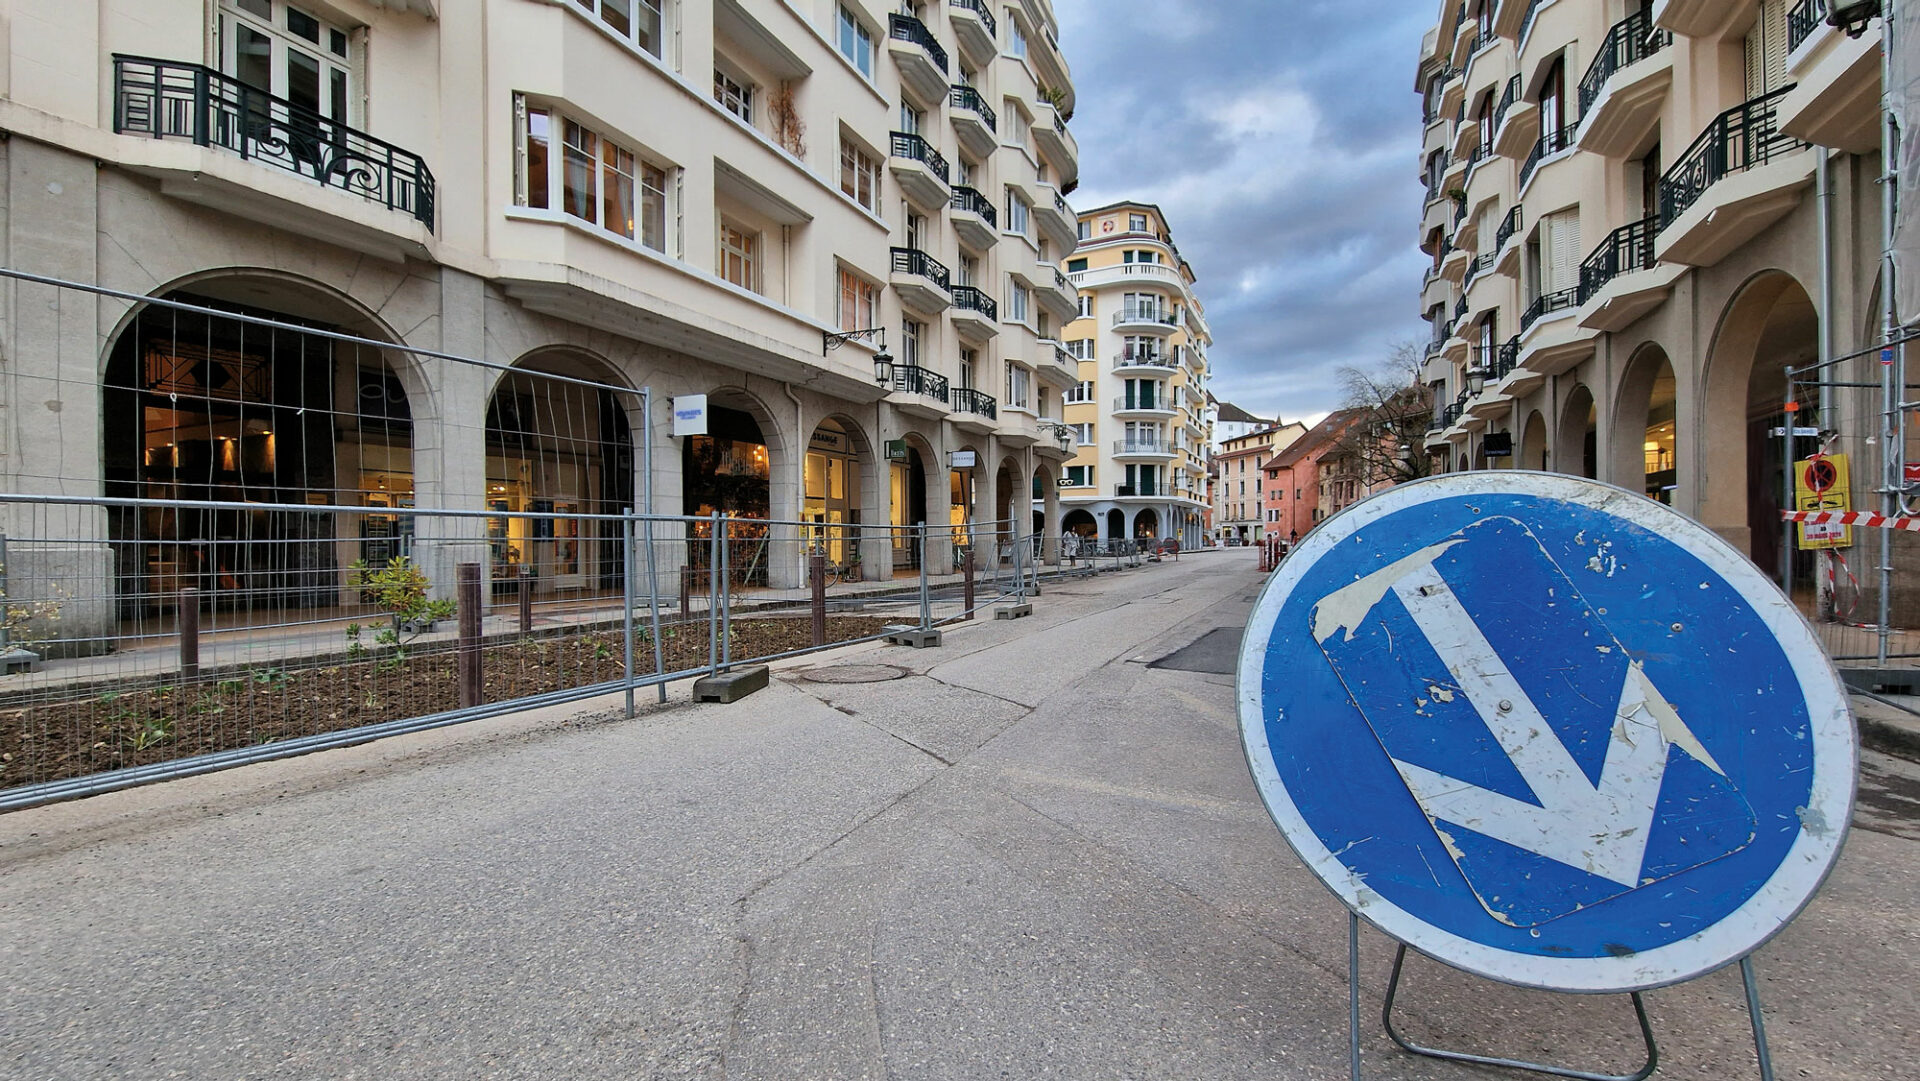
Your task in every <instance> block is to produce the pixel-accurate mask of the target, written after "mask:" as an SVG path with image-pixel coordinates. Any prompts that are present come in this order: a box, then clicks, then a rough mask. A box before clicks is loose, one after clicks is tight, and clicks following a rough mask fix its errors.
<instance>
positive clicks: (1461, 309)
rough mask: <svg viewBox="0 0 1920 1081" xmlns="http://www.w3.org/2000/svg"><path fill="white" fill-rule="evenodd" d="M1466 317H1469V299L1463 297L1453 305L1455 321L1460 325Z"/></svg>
mask: <svg viewBox="0 0 1920 1081" xmlns="http://www.w3.org/2000/svg"><path fill="white" fill-rule="evenodd" d="M1466 316H1467V298H1466V297H1461V298H1460V299H1459V300H1458V301H1457V302H1455V304H1454V305H1453V321H1454V322H1455V323H1458V322H1460V320H1462V319H1464V318H1466Z"/></svg>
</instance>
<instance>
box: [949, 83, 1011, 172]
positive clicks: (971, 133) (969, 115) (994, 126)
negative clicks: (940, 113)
mask: <svg viewBox="0 0 1920 1081" xmlns="http://www.w3.org/2000/svg"><path fill="white" fill-rule="evenodd" d="M947 106H948V107H947V115H948V117H949V118H951V120H952V122H953V131H954V134H955V135H957V136H959V138H960V144H961V146H963V147H964V148H965V149H966V150H968V151H969V152H971V153H972V154H974V155H975V156H976V157H985V156H986V155H988V154H991V153H993V149H994V147H995V146H997V145H998V144H999V141H1000V140H999V135H998V134H997V133H998V132H999V130H1000V129H999V122H1000V118H999V117H998V116H996V115H994V112H993V108H992V107H991V106H989V105H988V104H987V99H986V98H985V97H984V96H982V95H981V93H980V91H978V90H975V89H974V88H973V87H971V86H965V85H956V86H954V87H953V88H952V89H950V90H949V91H948V92H947Z"/></svg>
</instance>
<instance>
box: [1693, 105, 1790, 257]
mask: <svg viewBox="0 0 1920 1081" xmlns="http://www.w3.org/2000/svg"><path fill="white" fill-rule="evenodd" d="M1792 90H1793V87H1792V86H1784V87H1781V88H1780V89H1778V90H1775V91H1772V92H1771V93H1768V94H1764V95H1762V96H1760V97H1757V98H1754V99H1753V100H1751V101H1746V102H1742V103H1741V104H1739V105H1736V106H1734V107H1733V108H1731V109H1728V110H1727V111H1726V112H1723V113H1721V114H1720V115H1719V116H1717V117H1715V118H1714V119H1713V121H1712V122H1711V123H1709V124H1708V125H1707V128H1706V130H1705V131H1702V132H1701V133H1700V136H1699V137H1698V138H1696V139H1695V140H1694V141H1693V144H1692V145H1691V146H1689V147H1687V150H1686V153H1684V154H1682V155H1681V156H1680V158H1679V159H1678V160H1677V161H1675V162H1674V164H1673V166H1672V167H1671V168H1669V169H1668V170H1667V171H1666V173H1665V174H1664V175H1662V176H1661V178H1660V223H1659V231H1660V235H1659V238H1658V241H1657V243H1658V244H1659V245H1660V246H1661V248H1660V257H1661V258H1662V259H1671V260H1673V261H1675V262H1681V263H1688V264H1691V265H1709V264H1711V263H1712V262H1715V261H1718V259H1719V258H1721V257H1722V256H1724V255H1725V254H1726V253H1727V252H1729V251H1731V250H1733V249H1734V248H1735V247H1738V246H1739V245H1740V244H1744V243H1745V242H1746V241H1747V240H1749V239H1751V238H1752V237H1753V236H1754V235H1756V234H1757V233H1758V232H1759V231H1760V230H1761V229H1764V228H1766V227H1767V226H1768V225H1771V224H1773V222H1775V221H1777V220H1779V218H1780V217H1781V216H1782V215H1784V214H1786V212H1787V211H1789V210H1791V209H1792V208H1793V206H1794V205H1796V204H1797V203H1798V202H1799V198H1800V197H1799V194H1798V193H1799V191H1800V190H1801V189H1803V188H1805V187H1807V186H1808V185H1810V184H1811V182H1812V179H1811V178H1812V173H1813V164H1812V158H1813V156H1812V155H1804V154H1797V152H1798V151H1801V150H1804V149H1805V148H1806V147H1807V146H1808V145H1809V144H1807V143H1805V142H1803V141H1801V140H1799V139H1796V138H1794V137H1793V136H1790V135H1787V134H1785V133H1784V132H1782V131H1781V130H1780V127H1779V114H1778V106H1779V104H1780V100H1781V99H1782V98H1783V97H1785V96H1786V95H1787V94H1788V93H1789V92H1791V91H1792ZM1787 159H1791V160H1790V161H1789V160H1787ZM1776 162H1777V163H1780V164H1779V167H1778V168H1766V167H1768V166H1771V165H1774V163H1776ZM1734 178H1738V179H1739V181H1740V182H1739V183H1733V182H1732V181H1733V180H1734ZM1722 185H1724V188H1722ZM1696 207H1700V208H1701V209H1702V212H1701V213H1689V212H1690V211H1692V210H1694V209H1695V208H1696ZM1683 218H1684V219H1686V220H1685V222H1682V219H1683ZM1676 227H1677V228H1676Z"/></svg>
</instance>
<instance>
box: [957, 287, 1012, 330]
mask: <svg viewBox="0 0 1920 1081" xmlns="http://www.w3.org/2000/svg"><path fill="white" fill-rule="evenodd" d="M953 307H954V310H955V311H967V312H978V313H980V314H981V315H983V316H985V317H986V318H987V319H988V320H990V321H994V322H998V321H999V319H1000V305H999V304H997V303H995V302H994V299H993V298H992V297H990V296H988V295H987V294H986V293H984V292H982V291H981V290H979V289H977V288H975V287H973V286H971V285H956V286H954V287H953Z"/></svg>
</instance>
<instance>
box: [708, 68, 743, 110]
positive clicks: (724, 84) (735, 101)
mask: <svg viewBox="0 0 1920 1081" xmlns="http://www.w3.org/2000/svg"><path fill="white" fill-rule="evenodd" d="M713 100H715V101H717V102H719V103H720V107H721V108H722V109H725V110H726V111H728V112H730V113H732V114H733V115H735V116H737V117H739V118H740V119H742V120H744V121H746V122H747V123H749V124H751V123H753V83H751V82H749V81H747V80H746V79H744V78H736V77H734V75H733V74H732V73H731V72H727V71H722V70H721V69H719V68H714V69H713Z"/></svg>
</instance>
